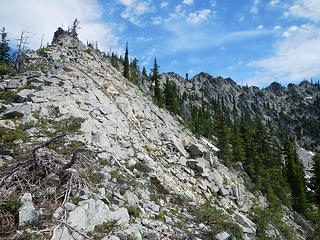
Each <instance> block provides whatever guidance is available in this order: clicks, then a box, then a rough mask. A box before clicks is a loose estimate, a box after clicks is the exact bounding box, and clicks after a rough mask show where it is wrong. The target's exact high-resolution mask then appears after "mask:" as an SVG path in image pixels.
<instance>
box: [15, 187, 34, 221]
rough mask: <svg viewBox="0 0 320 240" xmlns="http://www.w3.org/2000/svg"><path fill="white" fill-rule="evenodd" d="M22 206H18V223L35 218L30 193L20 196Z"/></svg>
mask: <svg viewBox="0 0 320 240" xmlns="http://www.w3.org/2000/svg"><path fill="white" fill-rule="evenodd" d="M20 202H21V205H22V207H21V208H19V225H23V224H25V223H28V222H31V221H33V220H35V219H36V218H37V212H36V210H35V208H34V206H33V202H32V196H31V193H24V194H23V195H22V197H21V198H20Z"/></svg>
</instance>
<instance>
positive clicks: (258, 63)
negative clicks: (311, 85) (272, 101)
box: [247, 24, 320, 85]
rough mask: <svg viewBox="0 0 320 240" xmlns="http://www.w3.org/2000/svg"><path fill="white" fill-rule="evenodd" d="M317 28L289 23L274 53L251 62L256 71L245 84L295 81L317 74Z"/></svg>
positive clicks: (319, 45)
mask: <svg viewBox="0 0 320 240" xmlns="http://www.w3.org/2000/svg"><path fill="white" fill-rule="evenodd" d="M319 34H320V29H319V28H317V27H316V26H314V25H306V24H304V25H301V26H291V27H289V28H288V29H287V30H286V31H284V32H283V34H282V39H281V40H280V42H279V43H278V44H277V47H276V49H275V53H274V55H273V56H270V57H267V58H263V59H260V60H255V61H251V62H250V63H249V66H250V67H254V68H256V69H257V70H258V72H257V73H256V74H255V75H254V76H253V77H252V78H250V79H249V80H248V81H247V83H249V84H256V85H260V84H262V83H263V82H265V81H268V82H270V81H280V82H291V81H292V82H298V81H301V80H303V79H306V78H311V77H315V76H320V61H319V58H318V55H317V54H315V53H318V52H320V38H319Z"/></svg>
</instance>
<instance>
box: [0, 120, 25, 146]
mask: <svg viewBox="0 0 320 240" xmlns="http://www.w3.org/2000/svg"><path fill="white" fill-rule="evenodd" d="M25 130H26V128H25V126H24V125H21V126H18V127H17V128H16V129H8V128H4V127H0V145H1V144H3V145H5V146H10V145H13V144H14V141H16V140H20V139H21V140H22V141H24V142H25V141H27V140H28V135H27V133H26V131H25Z"/></svg>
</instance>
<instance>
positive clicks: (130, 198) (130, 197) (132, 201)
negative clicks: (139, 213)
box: [124, 191, 139, 206]
mask: <svg viewBox="0 0 320 240" xmlns="http://www.w3.org/2000/svg"><path fill="white" fill-rule="evenodd" d="M124 196H125V198H126V199H127V202H128V204H129V205H131V206H136V205H138V203H139V198H138V196H137V195H135V194H134V193H132V192H130V191H126V192H125V194H124Z"/></svg>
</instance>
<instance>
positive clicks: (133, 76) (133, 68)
mask: <svg viewBox="0 0 320 240" xmlns="http://www.w3.org/2000/svg"><path fill="white" fill-rule="evenodd" d="M138 71H139V66H138V60H137V59H136V58H134V59H133V60H132V62H131V63H130V81H131V82H133V83H134V84H138V78H137V73H138Z"/></svg>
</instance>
